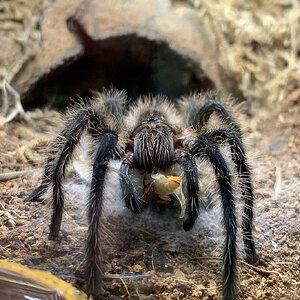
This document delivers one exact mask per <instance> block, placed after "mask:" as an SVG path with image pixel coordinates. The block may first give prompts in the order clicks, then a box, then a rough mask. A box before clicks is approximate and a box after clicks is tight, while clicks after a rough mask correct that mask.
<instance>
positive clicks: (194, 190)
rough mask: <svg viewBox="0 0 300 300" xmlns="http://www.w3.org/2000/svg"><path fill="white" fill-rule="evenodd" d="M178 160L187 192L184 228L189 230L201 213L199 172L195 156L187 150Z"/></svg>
mask: <svg viewBox="0 0 300 300" xmlns="http://www.w3.org/2000/svg"><path fill="white" fill-rule="evenodd" d="M177 162H178V163H180V164H182V166H183V173H184V183H185V190H186V193H187V201H188V206H187V213H188V215H187V217H186V219H185V220H184V222H183V229H184V230H185V231H189V230H190V229H191V228H192V227H193V225H194V223H195V221H196V219H197V217H198V214H199V183H198V182H199V174H198V170H197V164H196V160H195V158H194V157H193V156H192V155H191V154H189V153H186V152H181V154H180V156H179V157H178V158H177Z"/></svg>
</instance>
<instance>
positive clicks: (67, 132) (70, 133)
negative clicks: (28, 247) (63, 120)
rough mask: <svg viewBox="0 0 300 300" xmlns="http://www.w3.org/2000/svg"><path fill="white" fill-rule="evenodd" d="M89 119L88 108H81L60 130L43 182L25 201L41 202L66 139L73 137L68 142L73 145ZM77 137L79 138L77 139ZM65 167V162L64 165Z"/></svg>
mask: <svg viewBox="0 0 300 300" xmlns="http://www.w3.org/2000/svg"><path fill="white" fill-rule="evenodd" d="M87 121H88V113H87V110H85V109H83V110H80V111H79V112H78V113H77V114H76V116H75V117H74V118H73V119H71V120H70V121H69V122H68V123H67V124H66V126H65V128H64V129H63V130H62V131H61V132H60V134H59V135H58V136H57V138H55V139H54V141H53V142H52V144H51V146H50V151H49V155H48V158H47V161H46V165H45V168H44V174H43V178H42V182H41V184H40V185H39V187H37V188H36V189H35V190H34V191H33V192H32V193H31V194H29V195H28V196H26V197H25V198H24V201H25V202H27V201H31V202H41V201H42V200H41V199H40V198H41V197H42V196H43V194H44V193H45V192H46V190H47V188H48V187H49V186H50V184H51V183H52V176H53V173H54V168H55V165H57V163H56V162H55V160H56V158H57V156H58V155H61V154H62V153H63V151H60V149H61V146H62V144H64V140H65V141H66V143H68V139H71V140H70V142H69V143H68V144H69V146H71V147H72V140H73V142H75V143H76V142H77V141H76V140H79V139H80V137H81V134H82V132H83V131H84V129H85V126H86V124H87ZM76 137H77V139H76ZM63 167H65V164H64V165H63Z"/></svg>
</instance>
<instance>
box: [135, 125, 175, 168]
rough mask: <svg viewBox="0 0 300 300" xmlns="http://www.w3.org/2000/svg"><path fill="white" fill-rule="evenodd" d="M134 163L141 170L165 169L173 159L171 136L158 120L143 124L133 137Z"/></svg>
mask: <svg viewBox="0 0 300 300" xmlns="http://www.w3.org/2000/svg"><path fill="white" fill-rule="evenodd" d="M133 159H134V163H135V166H136V167H137V168H139V169H142V170H147V171H151V170H153V169H166V168H168V167H169V166H170V165H171V164H172V163H173V161H174V143H173V136H172V133H171V132H170V130H169V128H168V127H167V126H165V125H164V124H161V123H159V122H150V123H148V124H147V125H144V126H143V127H142V129H141V130H140V131H139V133H138V134H137V135H136V136H135V138H134V156H133Z"/></svg>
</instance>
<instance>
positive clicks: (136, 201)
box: [119, 163, 147, 214]
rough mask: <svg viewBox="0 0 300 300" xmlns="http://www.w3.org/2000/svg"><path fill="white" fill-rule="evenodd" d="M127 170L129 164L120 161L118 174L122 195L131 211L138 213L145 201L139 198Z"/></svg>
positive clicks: (145, 204) (143, 206)
mask: <svg viewBox="0 0 300 300" xmlns="http://www.w3.org/2000/svg"><path fill="white" fill-rule="evenodd" d="M129 170H130V166H129V165H128V164H125V163H122V165H121V168H120V174H119V180H120V185H121V190H122V196H123V199H124V200H125V205H126V207H127V208H129V209H130V210H131V211H132V212H133V213H136V214H139V213H141V212H142V211H143V210H144V209H145V208H146V207H147V203H146V201H143V200H142V199H140V198H139V196H138V194H137V191H136V189H135V187H134V184H133V183H132V181H131V178H130V175H129Z"/></svg>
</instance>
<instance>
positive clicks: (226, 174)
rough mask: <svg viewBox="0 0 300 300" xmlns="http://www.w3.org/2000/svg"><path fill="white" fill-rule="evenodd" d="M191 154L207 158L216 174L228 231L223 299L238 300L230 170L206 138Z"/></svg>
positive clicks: (235, 228) (235, 231)
mask: <svg viewBox="0 0 300 300" xmlns="http://www.w3.org/2000/svg"><path fill="white" fill-rule="evenodd" d="M191 153H192V154H193V155H195V156H204V157H207V158H208V160H209V161H210V163H211V165H212V167H213V168H214V171H215V174H216V178H217V181H218V185H219V189H220V195H221V200H222V207H223V222H224V227H225V231H226V239H225V246H224V253H223V299H224V300H232V299H236V294H237V292H236V277H237V251H236V233H237V220H236V209H235V203H234V197H233V190H232V181H231V176H230V170H229V167H228V165H227V163H226V161H225V159H224V158H223V156H222V154H221V152H220V150H219V148H218V146H217V145H216V144H214V143H211V141H209V140H208V139H207V138H206V137H202V138H199V139H198V140H197V141H196V142H195V143H194V144H193V146H192V147H191Z"/></svg>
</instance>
